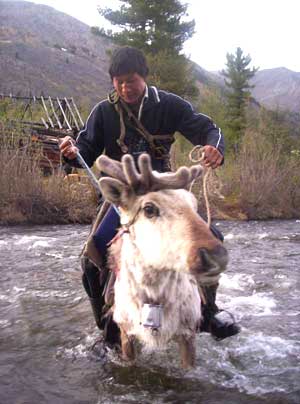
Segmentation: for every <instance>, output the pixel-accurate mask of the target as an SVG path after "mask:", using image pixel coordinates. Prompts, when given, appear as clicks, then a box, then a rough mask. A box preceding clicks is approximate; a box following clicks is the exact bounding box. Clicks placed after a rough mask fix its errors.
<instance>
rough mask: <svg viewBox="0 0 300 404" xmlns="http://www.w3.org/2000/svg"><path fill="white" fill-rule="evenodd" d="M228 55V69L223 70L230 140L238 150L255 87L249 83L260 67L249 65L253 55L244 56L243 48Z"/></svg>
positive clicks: (235, 149)
mask: <svg viewBox="0 0 300 404" xmlns="http://www.w3.org/2000/svg"><path fill="white" fill-rule="evenodd" d="M226 57H227V63H226V66H227V69H226V70H223V71H222V75H223V76H224V77H225V84H226V86H227V88H228V91H227V92H226V98H227V109H228V111H227V119H228V128H229V130H230V133H229V138H230V139H229V140H230V143H231V144H232V145H233V148H234V151H235V152H237V151H238V146H239V144H240V141H241V137H242V135H243V133H244V130H245V127H246V114H245V111H246V105H247V101H248V100H249V98H250V95H251V92H250V89H251V88H253V87H254V86H252V85H250V84H249V81H250V79H251V78H252V77H253V76H254V75H255V73H256V72H257V70H258V69H257V68H255V67H253V68H252V69H250V68H249V67H248V66H249V64H250V62H251V57H250V56H249V55H247V56H244V55H243V51H242V49H241V48H237V49H236V53H235V54H229V53H228V54H227V56H226Z"/></svg>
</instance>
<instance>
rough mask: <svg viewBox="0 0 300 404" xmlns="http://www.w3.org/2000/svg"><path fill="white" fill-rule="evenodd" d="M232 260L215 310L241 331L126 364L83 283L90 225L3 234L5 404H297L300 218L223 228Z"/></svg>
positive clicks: (1, 385)
mask: <svg viewBox="0 0 300 404" xmlns="http://www.w3.org/2000/svg"><path fill="white" fill-rule="evenodd" d="M217 225H218V227H219V229H220V230H221V231H222V232H223V233H224V235H225V244H226V247H227V249H228V251H229V254H230V264H229V268H228V270H227V272H226V273H225V274H224V275H223V276H222V278H221V282H220V288H219V293H218V305H219V307H221V308H223V309H226V310H228V311H230V312H231V313H232V314H233V315H234V316H235V318H236V320H237V321H238V322H239V323H240V325H241V327H242V331H241V333H240V334H239V335H237V336H234V337H231V338H228V339H225V340H223V341H220V342H217V341H215V340H214V339H212V338H211V336H210V335H209V334H205V333H203V334H200V335H198V336H197V359H196V367H195V368H194V369H193V370H190V371H188V372H183V371H182V370H181V369H180V367H179V355H178V348H177V345H175V344H173V343H172V344H170V345H169V346H168V347H167V349H165V350H162V351H159V352H155V353H154V354H153V353H151V352H146V351H143V352H142V353H141V355H140V356H139V358H138V360H137V362H136V363H135V364H134V365H128V364H126V363H123V362H122V361H121V360H120V359H119V356H118V354H117V353H116V352H115V351H111V350H109V349H108V348H107V347H105V346H104V345H103V344H102V343H101V341H99V342H98V343H97V341H98V339H99V337H101V334H100V332H99V331H98V330H97V328H96V326H95V324H94V320H93V317H92V313H91V310H90V307H89V303H88V300H87V297H86V295H85V292H84V290H83V288H82V286H81V270H80V262H79V254H80V251H81V248H82V245H83V243H84V241H85V239H86V237H87V234H88V231H89V228H88V227H87V226H80V225H76V226H36V227H11V228H7V227H1V228H0V262H1V264H0V265H1V272H0V285H1V286H0V342H1V343H0V358H1V365H0V376H1V378H0V380H1V381H0V402H1V403H14V402H24V403H39V404H42V403H64V404H66V403H70V404H71V403H72V404H77V403H78V404H79V403H82V404H83V403H116V402H117V403H129V402H130V403H141V402H143V403H153V402H155V403H202V402H203V403H231V404H232V403H266V402H269V403H298V402H299V397H300V387H299V381H300V342H299V341H300V338H299V336H300V326H299V324H300V322H299V319H300V318H299V317H300V303H299V297H298V296H299V291H300V287H299V270H298V268H299V262H300V221H269V222H247V223H243V222H220V223H217ZM92 347H94V349H92Z"/></svg>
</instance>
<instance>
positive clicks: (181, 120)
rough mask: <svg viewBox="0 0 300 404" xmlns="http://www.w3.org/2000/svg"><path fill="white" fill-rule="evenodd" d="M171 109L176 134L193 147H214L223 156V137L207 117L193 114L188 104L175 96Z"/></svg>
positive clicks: (192, 109)
mask: <svg viewBox="0 0 300 404" xmlns="http://www.w3.org/2000/svg"><path fill="white" fill-rule="evenodd" d="M173 108H175V109H174V112H175V116H177V119H176V121H177V125H176V126H177V128H176V130H177V131H178V132H180V133H181V134H182V135H183V136H184V137H185V138H186V139H187V140H189V141H190V142H191V143H192V144H193V145H195V146H196V145H202V146H205V145H211V146H214V147H216V148H217V149H218V150H219V152H220V153H221V154H222V155H223V156H224V152H225V144H224V136H223V134H222V132H221V129H220V128H218V127H217V126H216V124H215V123H214V122H213V121H212V119H211V118H210V117H209V116H207V115H204V114H201V113H198V112H195V110H194V108H193V106H192V105H191V104H190V103H189V102H187V101H185V100H184V99H182V98H180V97H177V96H175V98H174V99H173Z"/></svg>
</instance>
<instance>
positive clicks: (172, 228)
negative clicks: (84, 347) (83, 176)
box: [98, 155, 226, 367]
mask: <svg viewBox="0 0 300 404" xmlns="http://www.w3.org/2000/svg"><path fill="white" fill-rule="evenodd" d="M98 162H99V167H100V169H103V170H104V171H105V172H106V173H107V174H108V175H110V176H111V178H102V179H101V180H100V186H101V190H102V192H103V194H104V196H105V197H106V199H108V200H109V201H110V202H111V203H114V204H116V205H118V206H119V208H120V211H121V224H122V225H123V226H124V227H125V228H127V229H128V232H127V233H124V234H123V236H122V247H121V252H120V254H116V251H114V249H117V245H113V246H112V255H113V257H117V256H119V257H120V262H119V271H118V274H117V279H116V283H115V286H114V291H115V304H114V311H113V313H114V314H113V315H114V320H115V321H116V323H117V324H118V325H119V326H120V329H121V344H122V353H123V357H124V358H127V359H128V358H129V359H132V358H133V357H134V352H133V350H132V346H133V345H132V339H131V338H130V337H131V336H134V337H137V338H138V339H139V340H141V341H142V342H144V343H145V344H146V345H147V346H162V345H165V344H166V343H167V342H168V341H169V340H170V339H177V340H178V341H179V346H180V351H181V359H182V364H183V366H184V367H188V366H192V365H193V363H194V359H195V345H194V339H195V332H196V328H197V325H198V324H199V322H200V318H201V302H200V296H199V290H198V286H197V281H196V276H197V277H198V276H208V277H209V276H210V275H211V268H212V267H213V266H214V265H215V264H216V266H217V267H218V266H219V267H221V266H224V265H226V254H225V252H224V249H223V250H222V249H220V248H219V249H218V248H217V247H219V246H220V242H219V241H218V240H216V238H215V237H214V236H213V235H212V234H211V232H210V230H209V228H208V226H207V224H206V223H205V222H204V221H203V220H202V219H200V217H199V215H198V214H197V203H196V200H195V198H194V196H193V195H192V194H191V193H189V192H187V191H185V190H184V189H182V187H185V186H187V185H188V184H189V183H190V182H191V181H192V180H193V179H195V178H197V177H198V176H199V175H200V174H201V171H202V170H201V168H200V167H198V166H195V167H192V168H191V169H187V168H181V169H179V170H178V171H177V172H176V173H174V174H161V175H157V174H155V173H153V171H152V169H151V162H150V157H149V156H147V155H144V156H140V157H139V160H138V166H139V169H140V173H141V174H139V173H138V172H137V170H136V168H135V165H134V161H133V158H132V157H131V156H124V157H123V158H122V164H120V163H118V162H113V161H112V160H110V159H109V158H107V157H105V156H101V157H100V158H99V160H98ZM149 207H150V210H149ZM218 251H219V254H218ZM204 252H205V255H203V254H204ZM112 262H113V260H112ZM207 262H209V265H207ZM208 271H210V274H208V273H207V272H208ZM219 272H220V271H219V270H218V269H217V270H216V273H217V274H219ZM151 303H152V304H158V305H161V306H162V308H163V310H162V312H163V313H162V324H161V327H160V328H159V329H158V333H157V334H155V335H154V334H153V332H152V331H153V330H151V329H149V328H147V327H145V326H144V325H142V324H141V320H142V308H143V305H144V304H151Z"/></svg>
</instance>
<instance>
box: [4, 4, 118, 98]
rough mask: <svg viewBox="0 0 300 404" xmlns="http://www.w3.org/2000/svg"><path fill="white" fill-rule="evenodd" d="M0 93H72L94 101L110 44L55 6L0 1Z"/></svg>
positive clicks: (105, 82) (101, 90)
mask: <svg viewBox="0 0 300 404" xmlns="http://www.w3.org/2000/svg"><path fill="white" fill-rule="evenodd" d="M0 20H1V26H0V54H1V58H0V76H1V83H0V93H5V92H6V93H7V92H12V93H14V94H16V93H21V94H22V95H27V94H29V93H30V92H31V93H32V94H37V95H38V94H40V93H41V92H43V93H44V94H45V95H51V96H67V97H69V96H74V97H76V99H77V100H78V99H82V100H89V101H90V102H91V103H95V102H96V101H98V100H99V99H102V98H103V96H105V94H106V93H107V91H108V89H109V87H110V79H109V76H108V74H107V67H108V56H107V54H106V51H107V49H109V48H111V43H110V42H109V41H107V40H106V39H103V38H99V37H96V36H95V35H93V34H91V32H90V27H89V26H88V25H86V24H84V23H82V22H80V21H78V20H76V19H75V18H73V17H70V16H68V15H66V14H64V13H61V12H58V11H56V10H55V9H53V8H51V7H48V6H44V5H38V4H33V3H30V2H25V1H3V0H0Z"/></svg>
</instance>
